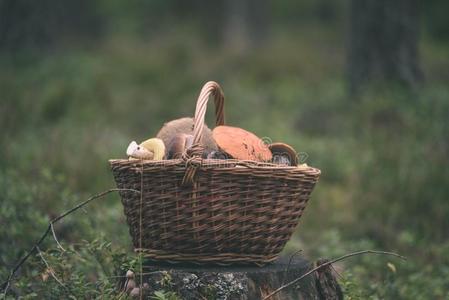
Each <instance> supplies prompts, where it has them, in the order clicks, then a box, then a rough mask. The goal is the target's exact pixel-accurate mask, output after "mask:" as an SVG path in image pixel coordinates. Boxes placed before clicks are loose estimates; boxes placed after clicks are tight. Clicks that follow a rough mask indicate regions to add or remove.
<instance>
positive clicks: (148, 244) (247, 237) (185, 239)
mask: <svg viewBox="0 0 449 300" xmlns="http://www.w3.org/2000/svg"><path fill="white" fill-rule="evenodd" d="M209 95H213V96H214V102H215V108H216V109H215V113H216V125H223V124H224V113H223V105H224V96H223V92H222V90H221V88H220V86H219V85H218V84H217V83H215V82H208V83H207V84H206V85H205V86H204V87H203V89H202V91H201V93H200V96H199V98H198V102H197V106H196V111H195V124H194V145H193V146H192V147H191V148H190V149H188V150H187V151H186V152H185V153H184V154H183V157H182V158H181V159H173V160H163V161H141V160H128V159H114V160H110V164H111V167H112V171H113V174H114V178H115V181H116V184H117V187H118V188H120V189H135V190H139V191H141V193H135V192H134V193H133V192H131V191H123V192H121V194H120V195H121V198H122V203H123V206H124V211H125V215H126V219H127V222H128V225H129V230H130V234H131V237H132V240H133V244H134V248H135V250H136V251H138V252H142V253H144V254H145V256H146V257H147V258H150V259H154V260H159V261H169V262H179V261H188V262H194V263H214V264H233V263H253V264H258V265H263V264H265V263H267V262H271V261H273V260H275V259H276V258H277V256H278V254H279V252H281V251H282V249H283V247H284V245H285V244H286V242H287V241H288V240H289V239H290V236H291V235H292V233H293V231H294V229H295V227H296V225H297V224H298V221H299V218H300V217H301V215H302V212H303V211H304V208H305V207H306V204H307V201H308V200H309V196H310V193H311V192H312V189H313V187H314V186H315V183H316V182H317V180H318V178H319V175H320V170H318V169H315V168H312V167H301V166H299V167H287V166H278V165H273V164H269V163H259V162H254V161H241V160H233V159H231V160H212V159H202V158H201V151H202V149H201V147H200V146H199V145H198V144H199V143H198V142H199V141H200V140H201V134H202V132H203V131H202V129H203V126H204V117H205V112H206V105H207V101H208V98H209Z"/></svg>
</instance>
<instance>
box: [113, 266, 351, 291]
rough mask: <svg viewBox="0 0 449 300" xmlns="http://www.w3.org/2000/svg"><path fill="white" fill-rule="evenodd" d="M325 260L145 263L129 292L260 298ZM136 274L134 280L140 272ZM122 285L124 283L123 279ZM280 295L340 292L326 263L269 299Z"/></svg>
mask: <svg viewBox="0 0 449 300" xmlns="http://www.w3.org/2000/svg"><path fill="white" fill-rule="evenodd" d="M324 262H325V261H319V262H317V263H316V264H310V263H309V262H307V261H306V260H304V259H300V258H296V259H294V260H292V261H291V262H289V260H287V259H286V260H279V261H276V262H274V263H273V264H269V265H266V266H264V267H256V266H192V265H183V264H176V265H167V264H165V265H163V264H160V263H157V264H156V263H148V264H145V266H144V268H143V272H144V274H145V275H144V276H143V278H142V284H141V285H140V286H141V287H140V288H139V287H137V288H134V293H133V294H131V296H135V297H139V296H140V297H142V296H143V297H142V298H144V299H149V297H151V296H152V295H154V292H156V291H164V292H175V293H176V294H177V295H178V296H179V297H180V298H181V299H235V300H239V299H240V300H250V299H263V298H264V297H266V296H268V295H269V294H270V293H272V292H273V291H274V290H276V289H277V288H279V287H281V286H282V285H283V284H286V283H289V282H291V281H293V280H295V279H296V278H298V277H300V276H301V275H303V274H304V273H306V272H307V271H308V270H310V269H311V268H312V267H313V266H316V265H317V264H318V265H319V264H320V263H324ZM136 277H137V278H136V283H137V282H138V281H139V276H136ZM136 285H138V284H136ZM121 286H122V287H123V286H126V284H125V283H124V282H122V284H121ZM133 286H134V283H133ZM125 290H126V287H125ZM128 293H130V289H128ZM280 299H282V300H299V299H317V300H328V299H335V300H340V299H343V295H342V291H341V289H340V287H339V285H338V283H337V281H336V279H335V277H334V275H333V272H332V269H331V268H330V267H329V266H327V267H326V268H322V269H320V270H319V271H317V272H315V273H312V274H311V275H309V276H306V277H304V278H303V279H301V280H300V281H299V282H297V283H296V284H292V285H291V286H289V287H286V288H285V289H282V291H280V292H279V293H277V294H275V295H273V296H272V297H270V300H280Z"/></svg>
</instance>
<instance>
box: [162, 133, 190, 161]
mask: <svg viewBox="0 0 449 300" xmlns="http://www.w3.org/2000/svg"><path fill="white" fill-rule="evenodd" d="M186 138H187V134H184V133H178V134H177V135H175V136H174V137H173V138H172V139H171V141H170V144H169V145H168V149H167V157H168V159H176V158H181V156H182V153H183V152H184V150H185V148H186Z"/></svg>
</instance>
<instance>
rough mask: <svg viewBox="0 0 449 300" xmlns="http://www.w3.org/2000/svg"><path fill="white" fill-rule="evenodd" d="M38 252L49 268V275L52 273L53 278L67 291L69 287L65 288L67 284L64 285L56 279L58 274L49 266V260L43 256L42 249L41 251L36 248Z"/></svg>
mask: <svg viewBox="0 0 449 300" xmlns="http://www.w3.org/2000/svg"><path fill="white" fill-rule="evenodd" d="M36 251H37V253H38V254H39V256H40V257H41V259H42V261H43V262H44V264H45V266H46V267H47V270H48V273H50V275H51V277H53V278H54V280H56V282H57V283H59V284H60V285H61V286H62V287H63V288H64V289H66V288H67V287H66V286H65V284H64V283H62V281H61V280H59V279H58V277H56V274H55V272H54V271H53V268H52V267H50V265H49V264H48V262H47V260H46V259H45V258H44V255H43V254H42V251H41V249H39V247H36Z"/></svg>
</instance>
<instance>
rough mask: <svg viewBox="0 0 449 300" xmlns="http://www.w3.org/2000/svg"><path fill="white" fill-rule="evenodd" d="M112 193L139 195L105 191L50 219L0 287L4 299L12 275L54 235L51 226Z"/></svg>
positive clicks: (127, 190)
mask: <svg viewBox="0 0 449 300" xmlns="http://www.w3.org/2000/svg"><path fill="white" fill-rule="evenodd" d="M113 192H134V193H140V191H138V190H133V189H109V190H107V191H104V192H101V193H99V194H96V195H94V196H92V197H90V198H89V199H87V200H86V201H83V202H81V203H80V204H78V205H76V206H75V207H73V208H71V209H69V210H68V211H66V212H64V213H63V214H61V215H59V216H57V217H56V218H54V219H52V220H51V221H50V222H49V224H48V227H47V229H46V230H45V232H44V233H43V234H42V236H41V237H40V238H39V240H38V241H37V242H36V243H35V244H34V245H33V247H31V249H30V250H29V251H28V252H27V254H26V255H25V256H24V257H22V258H21V259H20V260H19V261H18V263H17V264H16V265H15V267H14V268H13V269H12V270H11V272H10V273H9V276H8V278H7V280H6V281H5V282H4V283H3V284H2V285H1V289H2V290H3V295H4V296H5V298H6V293H7V292H8V288H9V287H10V285H11V280H12V279H13V277H14V275H15V274H16V272H17V271H18V270H19V268H20V267H21V266H22V265H23V264H24V263H25V261H26V260H27V259H28V258H29V257H30V256H31V254H33V253H34V252H35V251H38V253H40V252H39V246H40V244H41V243H42V242H43V241H44V239H45V238H46V237H47V235H48V234H49V233H50V231H53V234H54V230H53V225H54V224H55V223H57V222H58V221H60V220H61V219H63V218H64V217H66V216H67V215H69V214H71V213H73V212H74V211H76V210H78V209H80V208H82V207H84V206H85V205H87V204H88V203H90V202H91V201H93V200H95V199H98V198H101V197H104V196H106V195H108V194H110V193H113ZM53 237H54V238H55V240H56V242H57V243H58V245H59V242H58V240H57V239H56V235H55V234H54V235H53ZM41 258H42V255H41ZM44 261H45V260H44ZM55 279H56V278H55ZM57 281H58V280H57Z"/></svg>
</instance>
